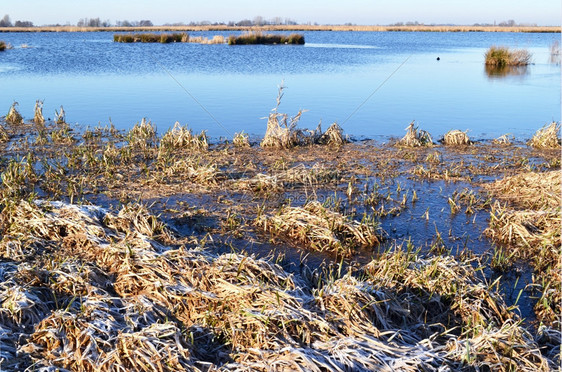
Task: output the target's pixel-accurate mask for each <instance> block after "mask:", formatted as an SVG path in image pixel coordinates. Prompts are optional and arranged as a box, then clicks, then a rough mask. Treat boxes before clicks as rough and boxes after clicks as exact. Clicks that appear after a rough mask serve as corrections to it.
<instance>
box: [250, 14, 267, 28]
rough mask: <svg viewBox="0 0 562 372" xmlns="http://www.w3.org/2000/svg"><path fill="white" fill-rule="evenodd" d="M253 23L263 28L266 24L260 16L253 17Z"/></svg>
mask: <svg viewBox="0 0 562 372" xmlns="http://www.w3.org/2000/svg"><path fill="white" fill-rule="evenodd" d="M253 23H254V25H256V26H263V25H265V24H267V21H266V20H265V19H264V18H263V17H262V16H256V17H254V22H253Z"/></svg>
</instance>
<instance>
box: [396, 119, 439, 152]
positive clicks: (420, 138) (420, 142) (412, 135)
mask: <svg viewBox="0 0 562 372" xmlns="http://www.w3.org/2000/svg"><path fill="white" fill-rule="evenodd" d="M397 145H398V146H404V147H431V146H433V140H432V139H431V135H430V134H429V133H428V132H426V131H425V130H421V129H419V128H418V127H415V126H414V122H413V121H412V122H411V123H410V125H408V127H407V128H406V135H405V136H404V137H402V139H401V140H400V141H398V142H397Z"/></svg>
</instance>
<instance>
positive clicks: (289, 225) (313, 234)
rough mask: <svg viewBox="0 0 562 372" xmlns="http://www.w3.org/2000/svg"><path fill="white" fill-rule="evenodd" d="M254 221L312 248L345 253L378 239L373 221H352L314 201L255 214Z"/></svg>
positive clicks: (347, 253)
mask: <svg viewBox="0 0 562 372" xmlns="http://www.w3.org/2000/svg"><path fill="white" fill-rule="evenodd" d="M256 224H257V225H258V226H260V227H261V228H263V230H264V231H267V232H270V233H273V234H275V235H286V236H287V237H289V238H290V239H292V240H295V241H296V242H300V243H304V244H305V245H307V246H308V247H310V248H312V249H315V250H318V251H332V252H337V253H339V254H343V255H345V256H347V255H350V254H351V253H352V251H353V248H356V247H372V246H374V245H376V244H379V243H380V242H381V240H382V238H381V235H380V233H379V232H378V231H377V230H378V227H377V226H376V225H375V224H371V223H368V222H367V223H359V222H357V221H353V220H352V219H351V218H349V217H346V216H343V215H341V214H340V213H337V212H334V211H331V210H329V209H328V208H326V207H324V206H323V205H322V204H320V203H318V202H309V203H307V204H306V205H305V206H304V207H285V208H282V209H281V210H280V211H279V213H278V214H277V215H275V216H265V215H264V216H261V217H259V218H258V219H257V220H256Z"/></svg>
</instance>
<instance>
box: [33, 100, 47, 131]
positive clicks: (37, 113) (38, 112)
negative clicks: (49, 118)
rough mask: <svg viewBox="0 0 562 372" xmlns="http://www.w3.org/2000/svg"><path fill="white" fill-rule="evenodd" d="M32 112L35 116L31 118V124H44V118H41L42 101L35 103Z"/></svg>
mask: <svg viewBox="0 0 562 372" xmlns="http://www.w3.org/2000/svg"><path fill="white" fill-rule="evenodd" d="M34 112H35V115H34V116H33V122H34V123H35V124H38V125H41V124H43V123H45V117H44V116H43V101H40V100H37V101H35V110H34Z"/></svg>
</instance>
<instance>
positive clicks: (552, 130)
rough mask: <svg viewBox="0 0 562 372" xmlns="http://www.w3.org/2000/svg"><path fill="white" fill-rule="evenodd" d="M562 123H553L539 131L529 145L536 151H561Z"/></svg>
mask: <svg viewBox="0 0 562 372" xmlns="http://www.w3.org/2000/svg"><path fill="white" fill-rule="evenodd" d="M560 143H561V141H560V123H557V122H555V121H553V122H552V123H550V124H547V125H545V126H544V127H542V128H541V129H539V130H538V131H537V132H536V133H535V134H534V135H533V138H531V139H530V140H529V141H528V142H527V145H528V146H531V147H533V148H536V149H560Z"/></svg>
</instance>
